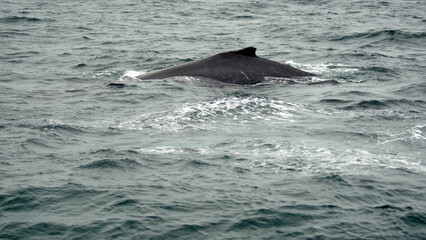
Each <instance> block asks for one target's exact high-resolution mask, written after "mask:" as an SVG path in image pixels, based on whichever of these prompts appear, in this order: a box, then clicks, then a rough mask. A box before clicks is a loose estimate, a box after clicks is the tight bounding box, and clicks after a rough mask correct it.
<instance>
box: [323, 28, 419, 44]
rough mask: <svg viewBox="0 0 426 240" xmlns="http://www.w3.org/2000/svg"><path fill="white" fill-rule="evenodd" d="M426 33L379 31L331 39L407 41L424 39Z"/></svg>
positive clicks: (392, 30) (332, 39)
mask: <svg viewBox="0 0 426 240" xmlns="http://www.w3.org/2000/svg"><path fill="white" fill-rule="evenodd" d="M425 37H426V32H406V31H402V30H394V29H384V30H378V31H368V32H361V33H353V34H349V35H346V36H342V37H336V38H331V39H330V40H331V41H346V40H362V39H372V38H385V39H387V40H406V39H423V38H425Z"/></svg>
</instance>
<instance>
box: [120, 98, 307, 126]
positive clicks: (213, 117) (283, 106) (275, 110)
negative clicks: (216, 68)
mask: <svg viewBox="0 0 426 240" xmlns="http://www.w3.org/2000/svg"><path fill="white" fill-rule="evenodd" d="M301 109H302V110H303V109H305V108H304V107H303V106H300V105H297V104H291V103H286V102H283V101H280V100H273V99H272V100H271V99H266V98H259V97H254V96H249V97H244V98H241V97H227V98H221V99H217V100H213V101H202V102H195V103H187V104H184V105H182V106H180V107H177V108H175V109H172V110H170V111H165V112H158V113H150V114H142V115H140V116H139V117H138V118H137V119H134V120H130V121H124V122H121V123H120V124H119V126H118V127H119V128H124V129H137V130H144V129H148V128H154V129H159V130H162V131H182V130H185V129H198V130H200V129H212V127H214V123H216V122H217V121H219V120H221V122H223V121H222V120H224V121H225V122H226V121H228V122H229V121H232V120H234V121H238V123H246V122H252V121H259V120H262V121H268V120H286V121H293V120H292V119H291V118H292V117H293V116H294V112H296V111H300V110H301Z"/></svg>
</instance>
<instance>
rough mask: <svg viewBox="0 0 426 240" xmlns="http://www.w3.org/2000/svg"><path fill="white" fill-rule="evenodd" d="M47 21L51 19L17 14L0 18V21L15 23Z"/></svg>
mask: <svg viewBox="0 0 426 240" xmlns="http://www.w3.org/2000/svg"><path fill="white" fill-rule="evenodd" d="M46 21H47V22H49V21H52V20H51V19H42V18H36V17H19V16H9V17H3V18H0V23H16V22H46Z"/></svg>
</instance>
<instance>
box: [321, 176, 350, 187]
mask: <svg viewBox="0 0 426 240" xmlns="http://www.w3.org/2000/svg"><path fill="white" fill-rule="evenodd" d="M315 179H316V181H318V182H322V183H326V184H330V185H336V184H337V185H340V186H346V187H350V186H351V184H350V183H349V182H347V181H346V180H345V179H344V178H343V176H341V175H338V174H332V175H327V176H322V177H317V178H315Z"/></svg>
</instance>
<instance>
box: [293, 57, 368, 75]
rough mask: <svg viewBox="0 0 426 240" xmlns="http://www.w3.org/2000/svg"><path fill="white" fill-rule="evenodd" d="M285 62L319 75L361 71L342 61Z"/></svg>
mask: <svg viewBox="0 0 426 240" xmlns="http://www.w3.org/2000/svg"><path fill="white" fill-rule="evenodd" d="M285 63H286V64H288V65H291V66H293V67H296V68H300V69H303V70H305V71H307V72H311V73H314V74H318V75H332V74H333V73H355V72H358V71H359V68H355V67H350V66H348V65H344V64H340V63H338V64H334V63H318V64H301V63H296V62H294V61H293V60H289V61H286V62H285Z"/></svg>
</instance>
